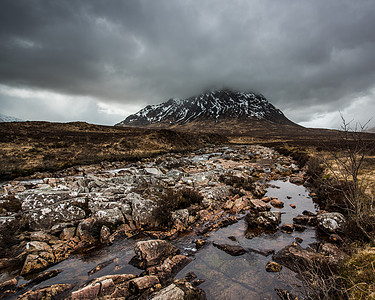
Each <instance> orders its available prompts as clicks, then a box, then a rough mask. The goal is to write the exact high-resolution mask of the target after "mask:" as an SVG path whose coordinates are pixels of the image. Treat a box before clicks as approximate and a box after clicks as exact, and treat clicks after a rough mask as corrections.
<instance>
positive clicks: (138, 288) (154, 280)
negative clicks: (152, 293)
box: [129, 275, 159, 294]
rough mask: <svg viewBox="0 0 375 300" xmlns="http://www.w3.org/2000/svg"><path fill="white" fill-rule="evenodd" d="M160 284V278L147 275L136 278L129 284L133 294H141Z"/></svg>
mask: <svg viewBox="0 0 375 300" xmlns="http://www.w3.org/2000/svg"><path fill="white" fill-rule="evenodd" d="M157 284H159V278H158V277H157V276H155V275H147V276H143V277H139V278H134V279H132V280H131V281H130V282H129V288H130V290H131V293H132V294H139V293H140V292H142V291H144V290H146V289H149V288H151V287H153V286H155V285H157Z"/></svg>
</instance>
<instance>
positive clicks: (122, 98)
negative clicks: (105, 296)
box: [0, 0, 375, 122]
mask: <svg viewBox="0 0 375 300" xmlns="http://www.w3.org/2000/svg"><path fill="white" fill-rule="evenodd" d="M0 6H1V9H0V83H1V84H3V85H5V86H13V87H22V88H33V89H41V90H48V91H53V92H55V93H61V94H64V95H77V96H88V97H92V98H94V99H97V100H98V101H99V102H106V103H111V104H113V105H116V103H138V104H139V105H143V104H146V103H156V102H161V101H163V100H166V99H168V98H170V97H186V96H191V95H194V94H197V93H200V92H201V91H203V90H204V89H207V88H215V87H222V86H225V87H230V88H234V89H241V90H249V89H250V90H255V91H257V92H261V93H263V94H264V95H265V96H266V97H267V98H269V100H270V101H271V102H272V103H274V104H275V105H276V106H278V107H280V108H281V109H283V110H285V111H286V112H287V115H288V116H290V117H291V118H292V119H293V120H295V121H297V122H298V121H309V120H310V119H311V118H313V117H314V116H313V114H314V113H315V114H319V113H327V112H333V111H337V110H338V109H341V110H345V109H346V108H347V107H349V106H350V104H351V103H352V101H353V99H354V98H356V97H358V96H362V97H372V96H373V92H372V91H373V90H374V88H375V84H374V83H375V59H374V53H375V33H374V30H373V28H375V18H374V17H373V16H374V15H375V4H374V2H373V1H366V0H363V1H346V0H340V1H339V0H336V1H333V0H331V1H329V0H328V1H327V0H325V1H323V0H315V1H296V0H285V1H270V0H269V1H267V0H264V1H255V0H254V1H245V0H243V1H239V0H237V1H226V0H222V1H220V0H211V1H210V0H203V1H202V0H200V1H186V0H180V1H178V0H169V1H166V0H158V1H155V0H148V1H146V0H145V1H73V0H71V1H47V0H46V1H42V0H24V1H22V0H18V1H14V0H3V1H1V3H0ZM35 101H37V100H35Z"/></svg>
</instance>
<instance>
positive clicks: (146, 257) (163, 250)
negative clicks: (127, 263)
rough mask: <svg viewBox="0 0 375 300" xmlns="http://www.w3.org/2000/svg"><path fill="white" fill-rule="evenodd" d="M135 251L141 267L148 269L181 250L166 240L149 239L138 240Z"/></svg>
mask: <svg viewBox="0 0 375 300" xmlns="http://www.w3.org/2000/svg"><path fill="white" fill-rule="evenodd" d="M134 252H135V258H136V260H137V261H138V262H139V263H138V265H139V267H140V268H142V269H146V268H148V267H150V266H154V265H157V264H160V263H161V262H162V261H164V260H165V259H166V258H167V257H172V256H174V255H176V254H179V252H180V250H178V249H177V248H176V247H175V246H173V245H171V244H170V243H168V242H166V241H164V240H149V241H141V242H138V243H137V244H136V245H135V247H134Z"/></svg>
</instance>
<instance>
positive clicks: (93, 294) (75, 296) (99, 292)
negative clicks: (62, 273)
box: [71, 279, 116, 300]
mask: <svg viewBox="0 0 375 300" xmlns="http://www.w3.org/2000/svg"><path fill="white" fill-rule="evenodd" d="M115 288H116V287H115V284H114V283H113V281H112V280H111V279H101V280H100V281H99V280H95V281H94V282H92V283H91V284H89V285H87V286H85V287H84V288H82V289H80V290H78V291H75V292H73V293H72V298H71V299H72V300H81V299H96V298H97V297H100V296H105V295H109V294H111V293H113V292H114V290H115Z"/></svg>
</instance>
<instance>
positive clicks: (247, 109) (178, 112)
mask: <svg viewBox="0 0 375 300" xmlns="http://www.w3.org/2000/svg"><path fill="white" fill-rule="evenodd" d="M204 120H207V121H212V120H214V121H215V123H220V122H222V121H225V120H267V121H271V122H273V123H277V124H293V123H292V122H291V121H290V120H289V119H287V118H286V117H285V116H284V114H283V113H282V112H281V111H280V110H279V109H277V108H275V107H274V106H273V105H272V104H271V103H269V102H268V101H267V99H266V98H265V97H264V96H263V95H257V94H254V93H249V92H233V91H230V90H218V91H211V92H207V93H204V94H201V95H199V96H196V97H191V98H188V99H170V100H168V101H167V102H164V103H161V104H157V105H149V106H146V107H145V108H144V109H142V110H140V111H139V112H137V113H136V114H134V115H130V116H129V117H127V118H126V119H125V120H124V121H122V122H120V123H119V124H117V125H118V126H140V127H144V126H152V125H153V124H154V125H157V124H159V125H161V124H163V125H165V126H167V125H169V126H174V125H184V124H187V123H190V122H197V121H204ZM152 127H153V126H152ZM163 127H164V126H163Z"/></svg>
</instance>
